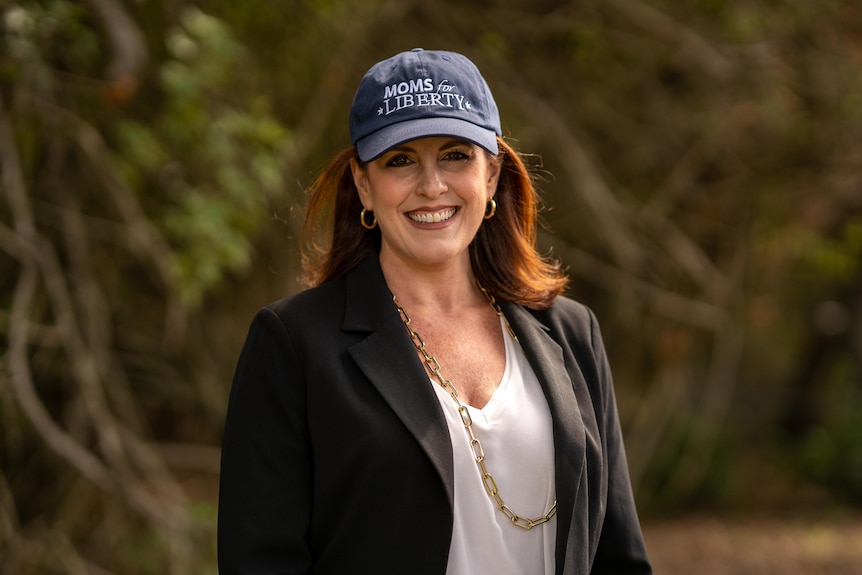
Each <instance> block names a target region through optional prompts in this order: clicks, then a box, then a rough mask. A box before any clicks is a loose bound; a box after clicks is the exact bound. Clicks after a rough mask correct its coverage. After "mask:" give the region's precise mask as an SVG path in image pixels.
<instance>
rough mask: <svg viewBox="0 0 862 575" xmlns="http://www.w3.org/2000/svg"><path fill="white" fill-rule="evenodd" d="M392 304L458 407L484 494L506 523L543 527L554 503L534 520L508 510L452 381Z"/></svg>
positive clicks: (493, 303)
mask: <svg viewBox="0 0 862 575" xmlns="http://www.w3.org/2000/svg"><path fill="white" fill-rule="evenodd" d="M479 289H480V290H482V293H483V294H484V295H485V297H486V298H487V300H488V303H489V304H491V307H492V308H494V311H495V312H496V313H497V315H498V316H499V317H501V318H503V321H505V323H506V331H508V332H509V335H510V336H511V337H512V339H513V340H515V341H516V342H517V341H518V336H516V335H515V332H514V331H513V330H512V326H511V325H509V321H508V320H506V317H505V316H504V315H503V310H502V309H501V308H500V306H499V304H498V303H497V300H496V299H494V296H492V295H491V294H490V293H488V291H487V290H485V288H483V287H482V286H479ZM392 302H393V303H394V304H395V307H396V308H397V309H398V314H399V315H400V316H401V321H402V322H403V323H404V327H406V328H407V332H408V333H409V334H410V340H411V341H412V342H413V346H414V347H415V348H416V351H418V352H419V354H420V355H421V356H422V359H423V361H424V362H425V367H426V368H427V369H428V371H429V372H430V373H431V375H432V376H433V377H434V378H436V379H437V384H438V385H439V386H440V387H442V388H443V389H444V390H445V391H446V392H447V393H448V394H449V396H450V397H451V398H452V401H454V402H455V405H456V406H457V408H458V415H459V416H460V418H461V422H462V423H463V424H464V429H465V430H466V432H467V437H468V439H469V440H470V450H471V451H472V452H473V459H474V461H475V462H476V466H477V467H478V468H479V473H480V474H481V475H482V485H483V486H484V487H485V491H486V492H487V493H488V495H489V496H490V497H491V499H492V500H493V501H494V503H495V504H496V505H497V507H498V508H499V509H500V511H502V512H503V514H504V515H505V516H506V517H508V519H509V521H510V522H511V523H512V525H514V526H515V527H520V528H521V529H524V530H527V531H529V530H530V529H532V528H533V527H536V526H537V525H542V524H543V523H547V522H548V521H550V520H551V518H552V517H553V516H554V515H556V513H557V502H556V501H554V503H553V505H551V508H550V509H549V510H548V512H547V513H545V514H544V515H542V516H541V517H536V518H534V519H528V518H526V517H521V516H520V515H518V514H516V513H515V512H514V511H512V509H511V508H509V506H508V505H506V503H505V502H504V501H503V498H502V497H501V496H500V492H499V490H498V489H497V482H496V481H495V480H494V476H493V475H491V472H490V471H488V468H487V467H486V466H485V451H484V450H483V449H482V443H481V442H480V441H479V440H478V439H477V438H476V436H475V434H474V433H473V417H472V416H471V415H470V411H469V410H468V408H467V406H466V405H464V404H463V403H461V400H460V399H458V390H456V389H455V386H454V385H452V382H451V381H449V380H448V379H446V378H445V377H443V374H442V373H440V362H438V361H437V358H435V357H434V356H433V355H431V354H430V353H428V350H427V349H425V342H424V341H423V340H422V338H421V337H420V336H419V334H418V333H416V330H414V329H413V328H412V327H411V322H410V316H408V315H407V312H406V311H404V308H403V307H401V306H400V305H399V304H398V300H397V299H396V298H395V296H394V295H393V296H392Z"/></svg>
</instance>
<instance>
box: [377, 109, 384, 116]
mask: <svg viewBox="0 0 862 575" xmlns="http://www.w3.org/2000/svg"><path fill="white" fill-rule="evenodd" d="M377 115H378V116H382V115H383V108H377Z"/></svg>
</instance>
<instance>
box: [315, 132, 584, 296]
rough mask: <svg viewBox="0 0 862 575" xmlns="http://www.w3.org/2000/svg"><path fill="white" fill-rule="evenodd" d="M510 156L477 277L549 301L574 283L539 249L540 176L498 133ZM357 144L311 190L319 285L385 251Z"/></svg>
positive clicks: (475, 256)
mask: <svg viewBox="0 0 862 575" xmlns="http://www.w3.org/2000/svg"><path fill="white" fill-rule="evenodd" d="M497 143H498V145H499V148H500V152H499V156H498V158H499V161H501V162H502V169H501V171H500V181H499V184H498V186H497V193H496V194H495V196H494V199H495V201H496V202H497V212H496V214H495V215H494V216H493V217H492V218H490V219H487V220H484V221H483V222H482V225H481V226H480V227H479V231H478V233H477V234H476V237H475V238H474V239H473V242H472V243H471V244H470V260H471V263H472V266H473V273H474V274H475V276H476V280H477V281H478V282H479V284H480V285H481V286H482V287H484V288H485V289H486V290H487V291H488V292H489V293H491V294H493V295H494V297H496V298H498V299H503V300H508V301H512V302H515V303H519V304H521V305H524V306H526V307H528V308H532V309H545V308H547V307H549V306H550V305H551V304H552V303H553V302H554V298H556V297H557V295H559V294H560V293H561V292H562V291H563V289H564V288H565V287H566V284H567V283H568V278H567V277H566V275H565V274H564V273H563V271H562V269H561V266H560V263H559V261H557V260H552V259H550V258H548V257H545V256H542V255H541V254H539V253H538V251H537V248H536V232H537V226H538V221H539V209H540V206H541V203H540V199H539V194H538V192H537V190H536V186H535V182H534V177H533V175H532V174H531V173H530V172H529V170H528V169H527V167H526V165H525V164H524V161H523V158H522V157H521V155H520V154H519V153H518V152H517V151H515V150H514V149H513V148H512V147H511V146H510V145H509V144H508V143H507V142H506V141H505V140H503V139H502V138H498V139H497ZM351 159H354V160H356V161H359V158H358V156H357V153H356V148H355V147H350V148H346V149H344V150H342V151H341V152H340V153H338V154H337V155H336V156H335V157H333V158H332V160H330V162H329V164H327V165H326V167H325V168H324V169H323V171H322V172H321V173H320V174H319V175H318V177H317V178H316V180H315V181H314V183H313V184H312V185H311V187H309V189H308V190H307V193H308V206H307V210H306V213H305V222H304V225H303V238H302V246H301V249H302V263H303V268H304V270H305V278H304V279H305V282H306V283H307V284H308V285H312V286H313V285H319V284H321V283H323V282H326V281H329V280H333V279H337V278H340V277H342V276H344V275H346V274H347V273H348V272H349V271H350V270H352V269H353V268H354V267H356V266H357V265H358V264H359V263H360V262H361V261H362V260H363V259H364V258H365V257H366V255H367V254H368V253H369V252H371V251H372V250H373V251H375V252H379V250H380V229H379V228H375V229H373V230H367V229H365V228H364V227H362V225H361V223H360V220H359V218H360V216H359V214H360V212H361V211H362V203H361V202H360V201H359V194H358V192H357V191H356V186H355V185H354V183H353V175H352V173H351V170H350V161H351Z"/></svg>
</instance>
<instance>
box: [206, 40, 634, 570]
mask: <svg viewBox="0 0 862 575" xmlns="http://www.w3.org/2000/svg"><path fill="white" fill-rule="evenodd" d="M350 131H351V139H352V141H353V144H354V145H353V146H352V147H350V148H349V149H347V150H345V151H344V152H342V153H341V154H339V155H337V156H336V157H335V158H334V159H333V160H332V161H331V162H330V164H329V165H328V166H327V168H326V169H324V171H323V172H322V174H321V175H320V176H319V178H318V179H317V181H316V182H315V184H314V185H313V186H312V188H311V190H310V204H309V210H308V213H307V216H306V241H307V244H306V246H305V248H306V249H305V253H306V256H307V257H306V268H307V271H308V273H309V275H310V277H311V279H312V283H313V284H314V286H315V287H313V288H312V289H309V290H308V291H305V292H302V293H300V294H297V295H295V296H293V297H291V298H288V299H285V300H282V301H279V302H276V303H274V304H272V305H270V306H268V307H266V308H264V309H263V310H261V311H260V312H259V313H258V314H257V315H256V317H255V318H254V321H253V322H252V325H251V328H250V331H249V334H248V339H247V341H246V344H245V346H244V348H243V351H242V355H241V357H240V359H239V363H238V366H237V370H236V375H235V378H234V384H233V388H232V391H231V397H230V405H229V409H228V415H227V420H226V426H225V435H224V442H223V454H222V472H221V490H220V503H219V505H220V506H219V567H220V572H221V573H222V575H231V574H234V573H243V574H252V573H315V574H324V573H333V574H335V573H410V574H413V575H415V574H426V573H427V574H429V575H430V574H441V575H442V574H449V575H452V574H479V573H489V574H494V575H501V574H515V573H518V574H530V575H532V574H554V573H558V574H563V573H565V574H586V573H618V574H623V573H624V574H634V573H637V574H641V573H650V572H651V570H650V566H649V563H648V560H647V557H646V552H645V549H644V545H643V540H642V536H641V532H640V527H639V524H638V519H637V515H636V511H635V506H634V502H633V499H632V494H631V487H630V484H629V477H628V471H627V468H626V461H625V453H624V449H623V442H622V437H621V433H620V427H619V422H618V418H617V411H616V405H615V399H614V393H613V388H612V383H611V375H610V372H609V369H608V363H607V360H606V358H605V352H604V348H603V345H602V340H601V336H600V334H599V329H598V325H597V324H596V320H595V317H594V316H593V314H592V313H591V312H590V311H589V310H588V309H587V308H585V307H584V306H582V305H580V304H578V303H575V302H574V301H572V300H570V299H567V298H565V297H563V296H561V295H559V294H560V292H561V291H562V290H563V288H564V286H565V284H566V279H565V277H564V276H563V275H562V273H561V272H560V269H559V266H558V265H557V264H556V263H553V262H549V261H546V260H544V259H543V258H541V257H540V256H539V255H537V253H536V249H535V226H536V216H537V195H536V192H535V189H534V188H533V185H532V182H531V179H530V176H529V174H528V172H527V170H526V169H525V167H524V164H523V163H522V162H521V160H520V158H519V156H518V154H517V153H516V152H515V151H514V150H513V149H512V148H511V147H510V146H508V145H507V144H506V143H505V142H504V141H503V140H502V139H501V138H500V134H501V130H500V121H499V114H498V111H497V106H496V104H495V102H494V99H493V97H492V95H491V92H490V90H489V89H488V86H487V84H486V83H485V80H484V79H483V78H482V76H481V74H480V73H479V71H478V70H477V69H476V67H475V66H474V65H473V64H472V62H470V61H469V60H468V59H467V58H465V57H464V56H462V55H460V54H456V53H452V52H437V51H423V50H418V49H417V50H413V51H410V52H404V53H401V54H398V55H396V56H394V57H392V58H390V59H388V60H385V61H383V62H380V63H378V64H377V65H375V66H374V67H372V68H371V69H370V70H369V71H368V73H367V74H366V75H365V77H364V78H363V80H362V82H361V83H360V86H359V89H358V91H357V93H356V96H355V98H354V102H353V107H352V110H351V116H350ZM321 235H323V236H324V237H325V241H321V238H320V236H321Z"/></svg>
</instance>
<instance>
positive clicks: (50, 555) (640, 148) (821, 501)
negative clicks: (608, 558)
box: [0, 0, 862, 575]
mask: <svg viewBox="0 0 862 575" xmlns="http://www.w3.org/2000/svg"><path fill="white" fill-rule="evenodd" d="M0 16H2V20H0V171H2V183H0V186H2V187H0V190H2V195H0V573H2V574H3V575H6V574H10V575H12V574H14V575H30V574H53V573H70V574H105V573H116V574H125V573H130V574H145V575H146V574H174V575H183V574H192V573H194V574H207V573H215V572H216V566H215V522H216V495H217V490H218V465H219V443H220V437H221V428H222V420H223V417H224V412H225V406H226V400H227V396H228V390H229V386H230V380H231V376H232V372H233V367H234V364H235V362H236V359H237V356H238V353H239V349H240V347H241V345H242V342H243V340H244V337H245V333H246V329H247V327H248V324H249V321H250V319H251V316H252V315H253V313H254V312H255V311H256V310H257V309H258V308H259V307H261V306H263V305H265V304H266V303H268V302H270V301H272V300H275V299H277V298H280V297H283V296H285V295H288V294H290V293H293V292H295V291H296V290H297V289H300V287H301V286H300V283H299V275H300V267H299V259H298V254H297V242H298V233H299V228H300V226H301V222H302V208H303V205H304V202H305V198H304V189H305V187H306V186H307V185H308V184H309V182H310V181H311V179H312V178H313V176H314V175H315V173H316V172H317V171H318V170H319V169H320V167H321V166H322V164H323V163H324V162H325V161H326V159H327V158H328V157H329V156H330V155H331V154H333V153H334V152H335V151H337V150H340V149H341V148H342V147H344V146H347V145H349V138H348V132H347V116H348V110H349V106H350V102H351V99H352V97H353V91H354V90H355V87H356V85H357V83H358V81H359V79H360V77H361V76H362V74H363V73H364V72H365V70H366V69H367V68H368V67H369V66H371V65H372V64H373V63H375V62H376V61H378V60H381V59H383V58H385V57H388V56H390V55H392V54H394V53H396V52H399V51H402V50H407V49H410V48H413V47H424V48H426V49H450V50H455V51H459V52H462V53H464V54H466V55H467V56H469V57H470V58H471V59H472V60H473V61H474V62H476V64H477V65H478V66H479V68H480V69H481V70H482V71H483V73H484V75H485V76H486V78H487V80H488V82H489V84H490V85H491V88H492V90H493V91H494V94H495V96H496V99H497V102H498V104H499V106H500V109H501V115H502V118H503V125H504V130H505V131H506V135H507V136H509V137H510V138H512V141H513V142H514V144H515V146H516V147H517V148H518V149H520V150H521V151H523V152H525V153H529V154H533V155H531V156H530V162H531V165H532V166H533V168H534V169H535V170H536V171H537V172H538V173H540V174H541V175H542V177H543V183H542V189H543V193H544V197H545V200H546V204H547V210H546V211H545V212H544V214H543V217H544V221H545V224H546V230H545V231H543V232H542V234H541V237H540V243H541V246H542V250H543V251H546V252H547V251H550V252H552V253H553V254H554V255H555V256H557V257H559V258H560V259H561V260H562V261H563V262H564V263H565V265H566V266H567V268H568V270H569V272H570V274H571V276H572V280H573V281H572V284H571V289H570V293H569V295H571V296H572V297H574V298H576V299H579V300H581V301H583V302H584V303H586V304H588V305H589V306H590V307H592V308H593V309H594V310H595V311H596V313H597V315H598V317H599V320H600V322H601V324H602V326H603V331H604V337H605V341H606V344H607V347H608V352H609V355H610V358H611V362H612V367H613V370H614V374H615V379H616V386H617V394H618V401H619V404H620V410H621V417H622V424H623V427H624V431H625V435H626V441H627V449H628V458H629V463H630V468H631V474H632V481H633V486H634V489H635V492H636V496H637V500H638V504H639V508H640V510H641V514H642V520H643V524H644V530H645V533H646V536H647V543H648V546H649V549H650V552H651V554H652V557H653V560H654V562H655V567H656V572H657V573H667V574H674V573H679V574H682V573H691V572H693V571H694V570H695V569H696V570H697V571H698V572H699V573H700V575H710V574H722V573H728V574H731V573H732V574H741V573H778V572H780V573H785V574H795V573H806V574H807V573H811V574H819V573H848V574H849V573H860V572H862V513H860V510H862V425H860V423H862V418H860V415H859V414H860V412H862V4H860V3H859V2H858V1H857V0H831V1H825V2H809V1H805V0H727V1H721V0H575V1H568V2H563V1H559V0H532V1H531V2H522V1H517V0H483V1H476V2H453V1H451V0H435V1H433V2H432V1H422V0H388V1H383V0H367V1H364V2H350V1H348V0H306V1H300V0H290V1H283V2H271V1H264V0H243V1H242V2H238V1H235V0H199V1H196V2H191V1H185V0H160V1H156V0H125V1H123V0H78V1H71V0H0Z"/></svg>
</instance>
